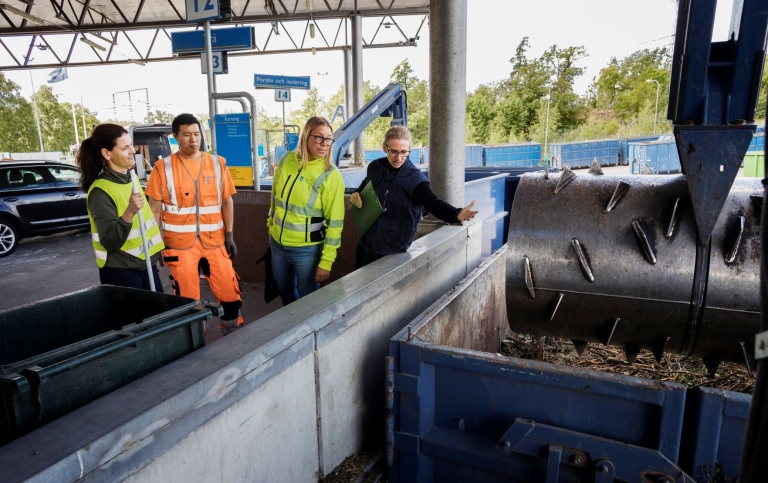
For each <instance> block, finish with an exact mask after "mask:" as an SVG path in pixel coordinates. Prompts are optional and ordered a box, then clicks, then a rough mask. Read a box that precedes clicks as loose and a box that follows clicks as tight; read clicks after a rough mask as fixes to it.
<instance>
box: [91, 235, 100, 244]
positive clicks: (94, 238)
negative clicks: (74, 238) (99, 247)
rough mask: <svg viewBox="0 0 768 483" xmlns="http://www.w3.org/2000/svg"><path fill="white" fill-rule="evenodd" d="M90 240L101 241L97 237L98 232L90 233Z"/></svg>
mask: <svg viewBox="0 0 768 483" xmlns="http://www.w3.org/2000/svg"><path fill="white" fill-rule="evenodd" d="M91 240H93V241H95V242H99V243H101V240H100V239H99V234H98V233H91Z"/></svg>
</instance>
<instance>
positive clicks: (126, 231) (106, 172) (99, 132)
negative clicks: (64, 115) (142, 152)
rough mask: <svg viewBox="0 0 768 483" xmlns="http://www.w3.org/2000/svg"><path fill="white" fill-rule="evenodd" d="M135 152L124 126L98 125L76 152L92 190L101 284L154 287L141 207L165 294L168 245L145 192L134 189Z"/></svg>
mask: <svg viewBox="0 0 768 483" xmlns="http://www.w3.org/2000/svg"><path fill="white" fill-rule="evenodd" d="M135 152H136V151H135V150H134V148H133V145H132V142H131V137H130V136H129V134H128V131H126V130H125V129H124V128H123V127H122V126H118V125H116V124H100V125H98V126H96V127H95V128H94V129H93V132H92V133H91V137H89V138H88V139H86V140H84V141H83V143H82V144H81V145H80V149H79V150H78V151H77V165H78V167H79V168H80V173H81V178H80V185H81V186H82V188H83V191H85V192H86V193H88V199H87V204H88V218H89V219H90V221H91V240H92V242H93V251H94V253H95V255H96V265H97V266H98V267H99V279H100V280H101V283H102V284H110V285H119V286H121V287H133V288H143V289H146V290H149V289H150V284H149V277H148V273H147V262H146V255H145V254H144V245H143V242H142V238H141V227H140V224H139V216H138V213H139V211H141V214H142V217H143V219H144V227H145V230H146V236H147V241H148V243H149V255H150V261H151V262H152V277H154V282H155V289H156V291H158V292H162V291H163V284H162V282H161V281H160V276H159V275H158V273H157V268H156V267H155V263H157V260H158V259H159V258H160V257H161V256H162V250H163V248H165V246H164V245H163V240H162V237H161V235H160V229H159V228H158V226H157V223H156V222H155V217H154V215H153V214H152V210H150V208H149V204H148V203H147V200H146V198H145V197H144V193H143V192H141V190H139V191H140V192H138V193H134V192H133V185H132V182H131V173H130V170H131V169H133V166H134V164H135V161H134V159H133V155H134V154H135Z"/></svg>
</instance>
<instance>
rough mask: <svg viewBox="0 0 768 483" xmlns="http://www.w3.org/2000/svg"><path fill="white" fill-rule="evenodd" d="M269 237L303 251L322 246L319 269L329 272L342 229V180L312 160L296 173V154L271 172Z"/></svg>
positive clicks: (335, 171)
mask: <svg viewBox="0 0 768 483" xmlns="http://www.w3.org/2000/svg"><path fill="white" fill-rule="evenodd" d="M267 228H268V229H269V234H270V235H271V236H272V238H274V239H275V241H277V242H278V243H280V244H281V245H284V246H287V247H303V246H308V245H317V244H318V243H324V244H325V245H324V246H323V253H322V255H321V256H320V263H319V265H318V266H319V267H320V268H322V269H325V270H329V271H330V269H331V265H332V264H333V262H334V261H335V260H336V250H338V248H339V246H341V230H342V229H343V228H344V179H343V178H342V177H341V173H339V170H338V169H337V168H336V166H334V167H333V169H332V170H331V171H326V170H325V159H323V158H315V159H312V160H310V161H309V162H308V163H307V167H306V168H303V169H300V168H299V161H298V156H297V153H296V152H290V153H288V154H286V155H285V156H284V157H283V159H282V160H281V161H280V163H278V165H277V167H276V168H275V176H274V179H273V180H272V198H271V202H270V206H269V217H268V218H267Z"/></svg>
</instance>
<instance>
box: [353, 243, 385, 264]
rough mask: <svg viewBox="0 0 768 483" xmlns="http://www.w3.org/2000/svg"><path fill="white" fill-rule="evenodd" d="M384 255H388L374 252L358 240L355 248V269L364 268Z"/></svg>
mask: <svg viewBox="0 0 768 483" xmlns="http://www.w3.org/2000/svg"><path fill="white" fill-rule="evenodd" d="M384 256H386V255H382V254H381V253H373V252H371V251H369V250H366V249H365V247H364V246H363V244H362V243H360V242H359V241H358V242H357V247H356V248H355V270H357V269H358V268H362V267H364V266H366V265H368V264H369V263H373V262H375V261H376V260H378V259H379V258H381V257H384Z"/></svg>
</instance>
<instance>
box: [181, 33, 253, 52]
mask: <svg viewBox="0 0 768 483" xmlns="http://www.w3.org/2000/svg"><path fill="white" fill-rule="evenodd" d="M255 44H256V34H255V33H254V30H253V27H231V28H224V29H211V49H212V50H218V51H222V50H247V49H252V48H253V46H254V45H255ZM171 50H172V52H173V53H174V54H181V53H185V52H205V32H203V31H202V30H192V31H188V32H171Z"/></svg>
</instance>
